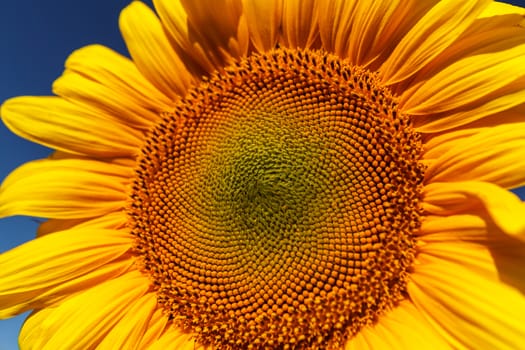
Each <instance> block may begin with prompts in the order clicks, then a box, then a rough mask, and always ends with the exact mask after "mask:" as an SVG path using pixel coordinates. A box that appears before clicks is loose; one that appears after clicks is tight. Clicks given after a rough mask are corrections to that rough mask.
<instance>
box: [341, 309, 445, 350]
mask: <svg viewBox="0 0 525 350" xmlns="http://www.w3.org/2000/svg"><path fill="white" fill-rule="evenodd" d="M425 348H431V349H436V350H437V349H442V350H445V349H451V347H450V346H449V345H448V344H447V343H445V341H444V339H443V338H441V337H440V336H439V334H437V333H436V332H435V331H434V329H433V328H432V325H431V324H429V323H428V322H427V321H426V320H425V318H424V317H423V315H422V314H421V312H420V311H419V310H417V309H416V308H415V307H414V305H413V304H412V302H411V301H409V300H404V301H402V302H400V303H399V305H397V306H396V307H395V308H394V309H393V310H389V311H387V312H386V314H385V315H382V316H381V318H380V319H379V320H378V322H377V324H375V325H372V326H369V327H365V328H364V329H363V330H361V331H360V332H359V333H358V334H357V335H356V336H355V337H354V338H352V339H350V340H349V341H348V343H347V344H346V346H345V350H364V349H370V350H376V349H405V350H410V349H413V350H419V349H425Z"/></svg>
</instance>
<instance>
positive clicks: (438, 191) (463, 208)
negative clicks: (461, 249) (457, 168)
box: [423, 181, 525, 240]
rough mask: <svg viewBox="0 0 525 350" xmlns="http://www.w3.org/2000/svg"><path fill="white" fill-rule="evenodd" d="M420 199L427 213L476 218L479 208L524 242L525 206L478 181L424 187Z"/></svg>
mask: <svg viewBox="0 0 525 350" xmlns="http://www.w3.org/2000/svg"><path fill="white" fill-rule="evenodd" d="M423 195H424V201H423V208H424V209H425V211H427V213H430V214H435V215H452V214H478V213H480V211H481V209H480V206H481V207H482V208H483V210H486V212H487V213H488V215H489V217H490V218H491V219H492V220H493V221H494V223H495V224H496V225H497V226H498V227H499V228H500V229H501V230H502V231H503V232H505V233H506V234H508V235H511V236H515V237H516V238H518V239H521V240H524V239H525V204H524V203H522V201H521V200H520V199H519V198H518V197H517V196H516V195H514V194H513V193H511V192H509V191H507V190H505V189H503V188H501V187H499V186H497V185H494V184H491V183H487V182H480V181H468V182H452V183H444V182H434V183H431V184H428V185H426V186H425V187H424V189H423Z"/></svg>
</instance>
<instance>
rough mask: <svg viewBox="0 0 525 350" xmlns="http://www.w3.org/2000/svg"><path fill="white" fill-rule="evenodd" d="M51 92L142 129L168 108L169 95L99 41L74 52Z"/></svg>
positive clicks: (169, 103)
mask: <svg viewBox="0 0 525 350" xmlns="http://www.w3.org/2000/svg"><path fill="white" fill-rule="evenodd" d="M53 92H54V93H55V94H57V95H59V96H62V97H64V98H66V99H69V100H71V101H72V102H74V103H75V104H78V105H81V106H85V107H87V108H92V109H95V110H99V111H100V113H105V114H109V115H111V116H112V117H113V118H115V119H118V120H121V121H122V123H124V124H127V125H130V126H133V127H135V128H140V129H143V130H147V129H149V128H150V127H151V125H152V124H153V123H154V122H155V121H157V120H158V119H159V116H160V112H162V111H166V110H168V109H170V108H171V101H170V99H169V98H168V97H166V96H165V95H164V94H163V93H162V92H161V91H159V90H158V89H157V88H155V87H154V86H153V85H152V84H151V83H150V82H149V81H148V80H147V79H146V78H145V77H144V76H143V75H142V74H141V73H140V72H139V70H138V69H137V67H136V66H135V64H134V63H133V62H132V61H131V60H129V59H128V58H127V57H124V56H122V55H120V54H118V53H116V52H115V51H112V50H111V49H109V48H106V47H104V46H101V45H90V46H87V47H84V48H82V49H79V50H77V51H75V52H73V53H72V54H71V55H70V56H69V57H68V59H67V61H66V70H65V73H64V74H63V75H62V76H61V77H60V78H59V79H58V80H56V81H55V83H54V84H53Z"/></svg>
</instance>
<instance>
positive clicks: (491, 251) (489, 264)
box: [417, 214, 525, 295]
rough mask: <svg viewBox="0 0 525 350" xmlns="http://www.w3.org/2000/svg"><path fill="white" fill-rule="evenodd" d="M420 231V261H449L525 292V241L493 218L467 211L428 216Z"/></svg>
mask: <svg viewBox="0 0 525 350" xmlns="http://www.w3.org/2000/svg"><path fill="white" fill-rule="evenodd" d="M420 231H421V232H420V233H419V235H418V243H419V245H418V252H419V254H418V258H417V259H418V263H425V262H435V261H436V260H439V259H444V260H448V261H449V262H453V263H457V264H460V265H462V266H464V267H465V268H468V269H469V270H470V271H472V272H475V273H476V274H478V275H479V276H483V277H484V278H487V279H491V280H493V281H496V282H501V283H504V284H506V285H508V286H511V287H513V288H516V289H517V290H519V291H520V292H521V293H522V294H524V295H525V279H524V278H523V272H522V268H521V265H522V263H523V260H524V259H525V242H522V241H519V240H517V239H515V238H514V237H510V236H507V235H505V233H504V232H501V230H500V229H499V228H498V227H497V226H495V225H494V224H493V223H492V220H491V219H490V218H486V217H483V216H478V215H468V214H463V215H450V216H445V217H439V216H433V217H427V218H425V220H424V221H423V224H422V226H421V230H420Z"/></svg>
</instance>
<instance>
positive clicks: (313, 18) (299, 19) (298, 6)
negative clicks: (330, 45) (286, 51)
mask: <svg viewBox="0 0 525 350" xmlns="http://www.w3.org/2000/svg"><path fill="white" fill-rule="evenodd" d="M318 6H319V1H317V0H306V1H305V0H288V1H284V2H283V13H282V36H283V38H282V40H283V42H284V45H285V46H286V47H299V48H308V47H311V46H312V45H313V43H314V42H315V40H316V39H317V36H318V34H319V29H318V27H317V22H318V13H319V11H318Z"/></svg>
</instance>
